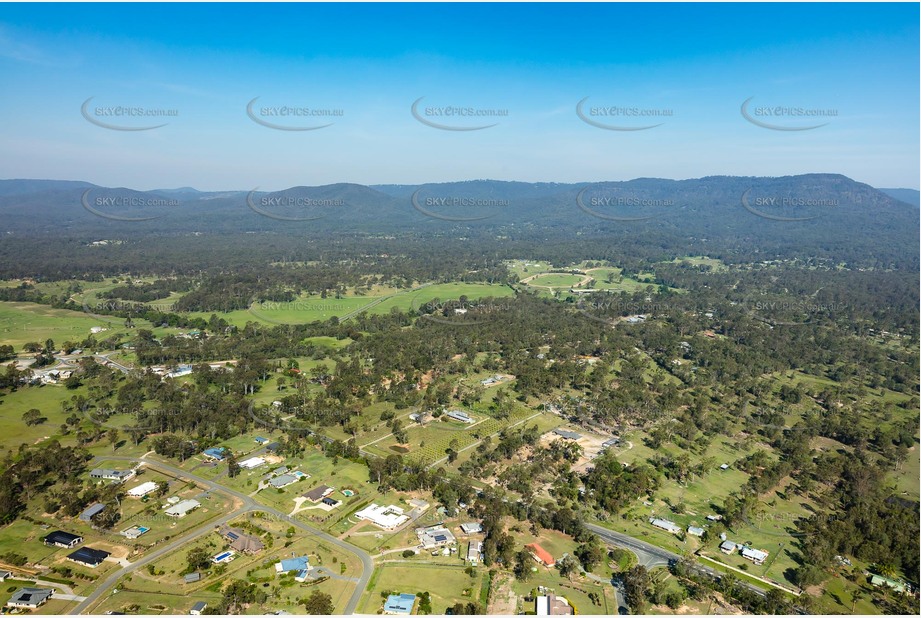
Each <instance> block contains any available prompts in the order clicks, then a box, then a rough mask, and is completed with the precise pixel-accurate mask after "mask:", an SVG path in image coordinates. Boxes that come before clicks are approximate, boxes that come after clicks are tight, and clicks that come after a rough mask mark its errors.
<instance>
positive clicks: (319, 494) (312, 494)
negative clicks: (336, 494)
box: [304, 485, 333, 502]
mask: <svg viewBox="0 0 921 618" xmlns="http://www.w3.org/2000/svg"><path fill="white" fill-rule="evenodd" d="M331 493H333V488H332V487H329V486H328V485H320V486H319V487H314V488H313V489H311V490H310V491H308V492H307V493H306V494H304V497H305V498H307V499H308V500H310V501H311V502H319V501H320V500H322V499H323V498H325V497H326V496H328V495H329V494H331Z"/></svg>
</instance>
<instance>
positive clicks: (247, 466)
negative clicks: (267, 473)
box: [240, 457, 265, 470]
mask: <svg viewBox="0 0 921 618" xmlns="http://www.w3.org/2000/svg"><path fill="white" fill-rule="evenodd" d="M263 464H265V459H263V458H262V457H250V458H249V459H246V460H244V461H241V462H240V467H241V468H243V469H244V470H252V469H253V468H258V467H259V466H261V465H263Z"/></svg>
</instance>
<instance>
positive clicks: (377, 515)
mask: <svg viewBox="0 0 921 618" xmlns="http://www.w3.org/2000/svg"><path fill="white" fill-rule="evenodd" d="M355 517H357V518H358V519H364V520H367V521H370V522H371V523H372V524H374V525H375V526H379V527H381V528H383V529H384V530H392V529H394V528H396V527H397V526H401V525H403V524H405V523H406V522H408V521H409V516H408V515H404V514H403V509H401V508H400V507H398V506H378V505H377V504H371V505H369V506H367V507H365V508H364V509H362V510H361V511H358V512H357V513H355Z"/></svg>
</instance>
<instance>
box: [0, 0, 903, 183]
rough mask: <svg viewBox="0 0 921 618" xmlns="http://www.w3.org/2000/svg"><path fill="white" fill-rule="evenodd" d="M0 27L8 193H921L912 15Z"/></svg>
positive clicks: (357, 13)
mask: <svg viewBox="0 0 921 618" xmlns="http://www.w3.org/2000/svg"><path fill="white" fill-rule="evenodd" d="M4 9H5V10H4V15H3V16H2V17H0V70H2V71H3V73H4V76H5V85H6V92H7V97H6V98H5V101H4V112H5V118H6V122H5V125H6V126H5V127H4V131H3V135H2V137H0V164H2V166H3V169H4V170H5V175H7V176H8V177H11V178H13V177H15V178H76V179H80V180H85V181H87V182H92V183H94V184H99V185H105V186H113V185H128V186H133V187H138V188H141V187H145V188H162V187H182V186H194V187H195V188H197V189H199V190H202V191H210V190H224V189H223V188H226V187H228V186H242V187H253V186H260V187H276V188H277V187H288V186H295V185H303V184H307V185H323V184H331V183H336V182H355V183H358V184H364V185H376V184H423V183H433V182H446V181H451V180H452V179H456V178H471V179H472V178H498V179H511V180H514V181H520V182H545V181H547V179H552V180H553V181H555V182H597V181H599V180H629V179H633V178H638V177H661V178H674V179H688V178H699V177H705V176H714V175H730V176H786V175H797V174H802V173H838V174H843V175H845V176H848V177H849V178H853V179H856V180H859V181H861V182H865V183H867V184H870V185H871V186H874V187H906V188H918V187H919V175H918V169H919V167H921V159H919V140H918V133H919V122H918V107H919V98H918V91H919V72H921V71H919V62H918V54H917V50H918V45H919V37H918V29H917V23H918V16H919V8H918V5H916V4H915V5H912V4H885V5H865V4H843V5H842V4H827V5H824V4H819V5H815V4H773V5H760V4H758V5H733V4H729V5H725V4H723V5H691V4H674V5H669V6H668V10H662V7H659V6H642V5H633V4H614V5H598V4H592V5H567V6H559V5H556V4H541V5H530V6H523V5H502V4H496V5H459V6H455V5H434V6H433V5H424V4H416V5H412V6H393V5H375V6H368V5H352V6H341V5H340V6H331V5H322V4H321V5H281V6H279V5H259V6H252V5H248V4H239V5H230V6H223V7H222V8H221V10H220V11H219V12H216V11H214V10H212V8H211V7H208V6H201V5H172V4H171V5H156V6H153V5H143V6H141V5H105V6H97V5H56V6H55V9H54V11H53V12H48V11H47V10H45V8H44V7H40V6H31V5H5V6H4ZM510 24H513V25H514V27H510ZM414 104H415V105H416V109H415V113H414V111H413V105H414ZM127 108H131V109H132V110H134V111H131V112H128V111H127ZM138 108H143V110H142V112H141V113H142V114H143V115H142V116H140V117H138V116H131V115H125V114H126V113H131V114H134V113H135V112H136V111H137V109H138ZM289 111H290V113H288V112H289ZM148 114H151V115H150V116H148ZM465 114H475V115H465ZM159 125H163V126H159ZM325 125H328V126H325ZM490 125H494V126H490ZM151 127H159V128H151ZM321 127H322V128H321ZM481 127H482V128H481ZM138 128H143V129H147V130H140V131H139V130H125V129H138ZM305 128H306V129H312V130H292V129H305ZM469 129H477V130H469Z"/></svg>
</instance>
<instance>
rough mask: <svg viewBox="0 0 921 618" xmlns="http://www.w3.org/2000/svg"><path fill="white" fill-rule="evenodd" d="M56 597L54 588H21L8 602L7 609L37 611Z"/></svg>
mask: <svg viewBox="0 0 921 618" xmlns="http://www.w3.org/2000/svg"><path fill="white" fill-rule="evenodd" d="M53 595H54V589H53V588H20V589H19V590H17V591H16V592H14V593H13V596H12V597H10V600H9V601H7V602H6V606H7V607H18V608H21V609H35V608H36V607H41V606H42V605H44V604H45V602H46V601H47V600H48V599H50V598H51V597H52V596H53Z"/></svg>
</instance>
